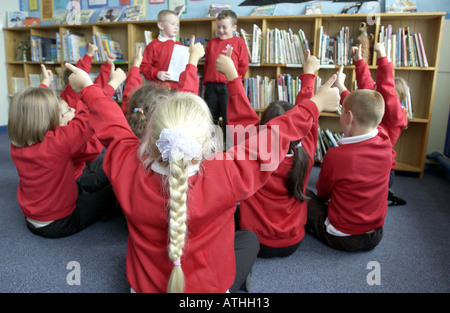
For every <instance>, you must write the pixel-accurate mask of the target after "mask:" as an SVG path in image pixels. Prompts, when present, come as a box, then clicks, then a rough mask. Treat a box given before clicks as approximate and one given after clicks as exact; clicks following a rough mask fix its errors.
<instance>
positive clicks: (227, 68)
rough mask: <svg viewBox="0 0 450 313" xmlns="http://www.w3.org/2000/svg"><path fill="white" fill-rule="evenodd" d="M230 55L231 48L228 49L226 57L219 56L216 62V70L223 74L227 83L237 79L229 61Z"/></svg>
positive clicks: (232, 64) (233, 67)
mask: <svg viewBox="0 0 450 313" xmlns="http://www.w3.org/2000/svg"><path fill="white" fill-rule="evenodd" d="M232 53H233V48H230V49H228V52H227V55H223V54H219V56H218V57H217V60H216V70H217V71H218V72H219V73H223V74H225V76H226V77H227V80H228V81H230V80H233V79H235V78H237V77H239V75H238V73H237V70H236V67H235V66H234V63H233V60H231V54H232Z"/></svg>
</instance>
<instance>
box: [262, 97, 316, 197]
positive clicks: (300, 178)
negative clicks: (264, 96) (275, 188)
mask: <svg viewBox="0 0 450 313" xmlns="http://www.w3.org/2000/svg"><path fill="white" fill-rule="evenodd" d="M293 107H294V106H293V105H292V104H291V103H289V102H286V101H275V102H272V103H270V104H269V106H268V107H267V108H266V109H265V110H264V112H263V113H262V116H261V125H263V124H266V123H267V122H268V121H270V120H271V119H273V118H275V117H277V116H280V115H283V114H284V113H285V112H286V111H289V110H290V109H292V108H293ZM299 142H300V140H297V141H292V142H291V143H290V146H289V152H294V161H293V162H292V166H291V169H290V170H289V174H288V177H287V180H286V187H287V189H288V192H289V196H290V197H294V198H296V199H298V200H300V201H304V200H306V199H307V197H306V195H305V194H304V193H303V189H304V185H303V182H304V180H305V177H306V174H307V171H308V166H309V160H310V157H309V155H308V153H307V152H306V150H305V149H304V148H303V147H298V148H295V147H296V146H297V145H298V144H299Z"/></svg>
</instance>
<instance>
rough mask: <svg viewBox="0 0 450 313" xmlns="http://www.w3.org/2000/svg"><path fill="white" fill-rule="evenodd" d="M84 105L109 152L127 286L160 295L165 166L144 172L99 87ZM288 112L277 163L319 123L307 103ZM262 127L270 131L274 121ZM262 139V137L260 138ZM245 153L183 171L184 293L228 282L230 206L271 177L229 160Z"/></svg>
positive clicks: (237, 94)
mask: <svg viewBox="0 0 450 313" xmlns="http://www.w3.org/2000/svg"><path fill="white" fill-rule="evenodd" d="M228 88H229V90H230V101H236V102H237V103H247V105H248V99H247V96H246V94H245V91H244V89H243V86H242V82H241V80H240V79H235V80H233V81H231V82H229V83H228ZM82 99H83V100H84V101H85V102H86V103H87V104H88V106H89V110H90V118H91V119H92V120H93V121H95V122H94V123H93V126H94V130H95V132H96V134H97V136H98V138H99V139H100V140H101V141H102V143H103V144H104V145H105V146H106V147H107V152H106V155H105V162H104V168H105V172H106V174H107V175H108V177H109V179H110V181H111V183H112V185H113V187H114V190H115V192H116V195H117V197H118V199H119V202H120V204H121V207H122V209H123V211H124V212H125V214H126V217H127V223H128V229H129V241H128V247H127V277H128V282H129V283H130V285H131V287H132V288H133V289H134V290H135V291H137V292H165V291H166V289H167V283H168V279H169V276H170V273H171V271H172V268H173V264H172V262H171V261H170V259H169V257H168V253H167V245H168V224H167V201H168V199H167V196H164V195H163V194H162V191H163V190H164V189H165V187H164V186H163V185H162V176H163V175H165V168H161V167H159V166H158V164H157V163H153V164H152V166H151V170H149V171H144V170H143V168H142V164H141V163H140V161H139V160H138V158H137V156H136V152H137V149H138V148H139V146H140V141H139V139H138V138H137V137H136V136H135V135H134V134H133V132H132V131H131V129H130V128H129V126H128V124H127V122H126V120H125V118H124V116H123V113H122V112H121V110H120V109H119V108H116V107H115V105H114V103H112V101H111V100H110V99H107V98H105V97H102V96H101V93H99V92H98V87H96V86H95V85H92V86H88V87H86V88H85V89H83V90H82ZM291 111H292V112H289V114H287V115H285V116H283V117H281V119H278V118H277V119H275V120H274V121H273V125H277V127H276V128H277V129H279V136H278V138H276V141H274V142H276V143H279V144H280V147H279V148H280V149H279V154H277V155H274V159H277V158H278V162H279V160H282V159H283V158H284V157H285V155H286V153H287V149H288V146H289V142H291V141H294V140H297V139H299V138H302V137H304V136H305V135H306V133H307V132H309V129H310V128H311V125H312V124H313V123H314V122H315V121H316V120H317V119H318V117H319V112H318V110H317V107H316V105H315V104H314V103H313V102H312V101H309V100H305V101H304V102H302V103H301V105H298V106H296V108H294V109H292V110H291ZM271 122H272V121H271ZM268 126H269V129H272V128H273V126H272V123H268ZM264 135H267V133H266V132H263V134H261V133H260V134H259V136H264ZM267 140H269V143H271V142H272V140H273V139H272V138H271V137H270V136H268V137H267ZM248 149H249V148H248V147H247V146H242V145H241V146H238V147H234V148H233V149H232V150H230V151H229V152H228V153H227V154H224V153H219V154H217V155H216V156H215V157H213V158H208V159H205V160H203V161H202V162H201V165H200V167H199V168H195V167H194V168H190V169H189V175H190V176H189V185H190V189H189V192H188V202H187V203H188V221H187V225H188V232H187V241H186V246H185V248H184V249H183V256H182V257H181V264H182V268H183V271H184V274H185V292H226V291H227V290H228V289H229V288H230V286H231V285H232V284H233V281H234V279H235V271H236V267H235V255H234V247H233V245H234V231H235V228H234V218H233V215H234V211H235V208H236V202H237V201H239V200H242V199H245V198H248V197H249V196H251V195H252V194H253V193H254V192H255V191H256V190H257V189H259V188H260V187H262V186H263V185H264V184H265V183H266V182H267V179H268V177H269V175H270V173H271V171H269V170H267V171H261V166H262V165H270V164H269V163H270V161H265V160H263V159H262V158H258V159H257V160H248V158H247V159H246V160H239V159H235V158H233V154H234V155H236V153H238V152H239V150H246V152H247V155H248V153H250V152H249V151H248ZM241 152H242V151H241ZM227 155H228V157H229V159H228V160H227ZM273 170H274V169H272V171H273Z"/></svg>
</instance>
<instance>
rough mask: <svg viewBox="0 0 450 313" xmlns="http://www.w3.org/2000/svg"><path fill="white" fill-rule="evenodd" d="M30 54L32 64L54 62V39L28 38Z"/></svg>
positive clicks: (55, 55)
mask: <svg viewBox="0 0 450 313" xmlns="http://www.w3.org/2000/svg"><path fill="white" fill-rule="evenodd" d="M30 52H31V61H33V62H56V61H57V47H56V39H53V38H47V37H39V36H30Z"/></svg>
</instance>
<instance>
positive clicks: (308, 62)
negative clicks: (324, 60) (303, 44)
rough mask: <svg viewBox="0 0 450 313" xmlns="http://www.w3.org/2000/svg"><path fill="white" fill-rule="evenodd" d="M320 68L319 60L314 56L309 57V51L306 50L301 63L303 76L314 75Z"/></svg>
mask: <svg viewBox="0 0 450 313" xmlns="http://www.w3.org/2000/svg"><path fill="white" fill-rule="evenodd" d="M319 68H320V62H319V59H317V58H316V57H315V56H314V55H311V51H310V50H309V49H308V50H306V57H305V60H304V61H303V73H304V74H314V73H315V72H317V71H318V70H319Z"/></svg>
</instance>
